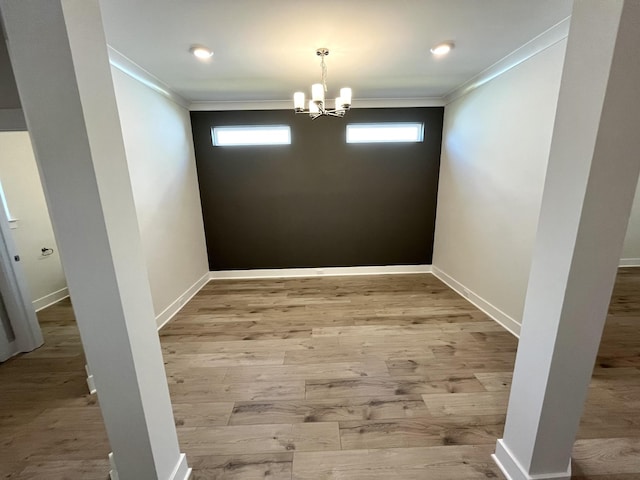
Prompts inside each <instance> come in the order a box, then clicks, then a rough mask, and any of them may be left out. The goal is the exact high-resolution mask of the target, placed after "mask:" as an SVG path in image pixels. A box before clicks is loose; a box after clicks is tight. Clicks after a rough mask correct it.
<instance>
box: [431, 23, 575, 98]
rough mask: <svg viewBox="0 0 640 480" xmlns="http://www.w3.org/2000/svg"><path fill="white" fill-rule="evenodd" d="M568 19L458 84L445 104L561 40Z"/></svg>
mask: <svg viewBox="0 0 640 480" xmlns="http://www.w3.org/2000/svg"><path fill="white" fill-rule="evenodd" d="M570 20H571V17H567V18H565V19H564V20H562V21H560V22H559V23H557V24H555V25H554V26H553V27H551V28H549V29H548V30H546V31H544V32H542V33H541V34H540V35H538V36H537V37H535V38H533V39H532V40H530V41H528V42H527V43H525V44H524V45H522V46H521V47H519V48H517V49H516V50H514V51H513V52H511V53H510V54H509V55H507V56H506V57H504V58H502V59H501V60H498V61H497V62H496V63H494V64H493V65H491V66H490V67H488V68H486V69H485V70H483V71H482V72H480V73H479V74H477V75H475V76H474V77H472V78H470V79H469V80H467V81H466V82H464V83H463V84H462V85H459V86H458V87H456V88H454V89H453V90H451V91H450V92H448V93H447V94H446V95H444V97H443V99H444V103H445V105H448V104H449V103H451V102H453V101H454V100H456V99H458V98H460V97H462V96H464V95H466V94H468V93H469V92H471V91H473V90H475V89H476V88H478V87H480V86H482V85H484V84H485V83H487V82H490V81H491V80H493V79H494V78H496V77H499V76H500V75H502V74H503V73H505V72H507V71H509V70H511V69H512V68H514V67H516V66H518V65H520V64H521V63H522V62H525V61H527V60H529V59H530V58H532V57H534V56H535V55H537V54H538V53H540V52H542V51H544V50H546V49H547V48H549V47H552V46H553V45H555V44H556V43H558V42H561V41H562V40H564V39H565V38H567V36H568V35H569V24H570Z"/></svg>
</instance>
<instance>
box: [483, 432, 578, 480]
mask: <svg viewBox="0 0 640 480" xmlns="http://www.w3.org/2000/svg"><path fill="white" fill-rule="evenodd" d="M491 458H492V459H493V461H494V462H496V465H498V467H499V468H500V470H501V471H502V473H503V474H504V476H505V477H506V478H507V480H571V461H569V466H568V467H567V469H566V470H565V471H564V472H558V473H540V474H530V473H527V472H526V471H525V469H524V468H522V465H521V464H520V462H519V461H518V459H517V458H516V457H515V456H514V455H513V453H512V452H511V450H509V448H508V447H507V446H506V445H505V444H504V440H503V439H502V438H501V439H500V440H498V443H497V444H496V453H494V454H493V455H491Z"/></svg>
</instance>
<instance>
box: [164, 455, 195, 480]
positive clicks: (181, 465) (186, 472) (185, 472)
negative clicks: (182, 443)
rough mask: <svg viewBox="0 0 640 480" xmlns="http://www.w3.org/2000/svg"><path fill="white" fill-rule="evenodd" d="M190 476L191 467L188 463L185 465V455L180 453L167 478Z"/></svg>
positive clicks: (185, 477) (186, 478)
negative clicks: (174, 466)
mask: <svg viewBox="0 0 640 480" xmlns="http://www.w3.org/2000/svg"><path fill="white" fill-rule="evenodd" d="M190 478H191V469H190V468H189V465H187V456H186V455H185V454H184V453H181V454H180V457H179V459H178V463H177V465H176V468H174V470H173V473H172V474H171V476H170V477H169V480H189V479H190Z"/></svg>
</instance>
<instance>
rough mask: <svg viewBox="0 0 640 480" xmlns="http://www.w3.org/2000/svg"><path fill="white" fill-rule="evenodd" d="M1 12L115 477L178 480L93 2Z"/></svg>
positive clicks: (180, 469) (47, 1)
mask: <svg viewBox="0 0 640 480" xmlns="http://www.w3.org/2000/svg"><path fill="white" fill-rule="evenodd" d="M0 11H1V13H2V17H3V19H4V24H5V27H6V31H7V37H8V44H9V53H10V56H11V60H12V63H13V67H14V71H15V76H16V80H17V84H18V90H19V92H20V97H21V100H22V105H23V108H24V112H25V116H26V119H27V125H28V128H29V131H30V132H31V135H32V139H33V146H34V151H35V153H36V158H37V160H38V166H39V169H40V174H41V177H42V180H43V184H44V188H45V192H46V197H47V202H48V204H49V211H50V213H51V217H52V220H53V225H54V229H55V232H56V238H57V240H58V245H59V249H60V254H61V257H62V261H63V265H64V269H65V273H66V276H67V281H68V285H69V291H70V293H71V298H72V300H73V305H74V311H75V313H76V317H77V320H78V326H79V328H80V334H81V337H82V343H83V346H84V349H85V353H86V357H87V361H88V365H89V368H90V369H91V373H92V374H93V375H94V378H95V384H96V387H97V391H98V397H99V400H100V407H101V409H102V415H103V418H104V422H105V426H106V429H107V433H108V436H109V441H110V443H111V447H112V449H113V453H114V460H115V464H116V466H117V470H118V472H117V473H118V476H119V478H120V479H121V480H152V479H159V480H169V479H170V480H185V479H186V478H188V475H189V471H188V467H187V463H186V459H185V456H184V455H182V454H180V451H179V446H178V439H177V435H176V430H175V426H174V421H173V413H172V409H171V402H170V398H169V391H168V387H167V381H166V377H165V371H164V366H163V361H162V354H161V350H160V343H159V339H158V335H157V332H156V325H155V320H154V312H153V306H152V303H151V294H150V289H149V283H148V279H147V271H146V267H145V263H144V258H143V255H142V250H141V243H140V235H139V232H138V223H137V219H136V212H135V207H134V202H133V196H132V192H131V184H130V180H129V172H128V169H127V160H126V157H125V151H124V144H123V139H122V132H121V129H120V121H119V118H118V112H117V107H116V100H115V94H114V88H113V83H112V79H111V71H110V66H109V59H108V56H107V47H106V41H105V37H104V31H103V27H102V20H101V17H100V11H99V6H98V1H97V0H0ZM87 448H91V445H87ZM105 473H106V472H105Z"/></svg>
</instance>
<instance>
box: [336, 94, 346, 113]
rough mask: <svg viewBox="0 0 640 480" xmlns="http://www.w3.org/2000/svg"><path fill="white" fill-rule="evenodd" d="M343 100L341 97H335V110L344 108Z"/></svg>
mask: <svg viewBox="0 0 640 480" xmlns="http://www.w3.org/2000/svg"><path fill="white" fill-rule="evenodd" d="M343 105H344V102H343V100H342V98H341V97H338V98H336V110H344V106H343Z"/></svg>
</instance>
